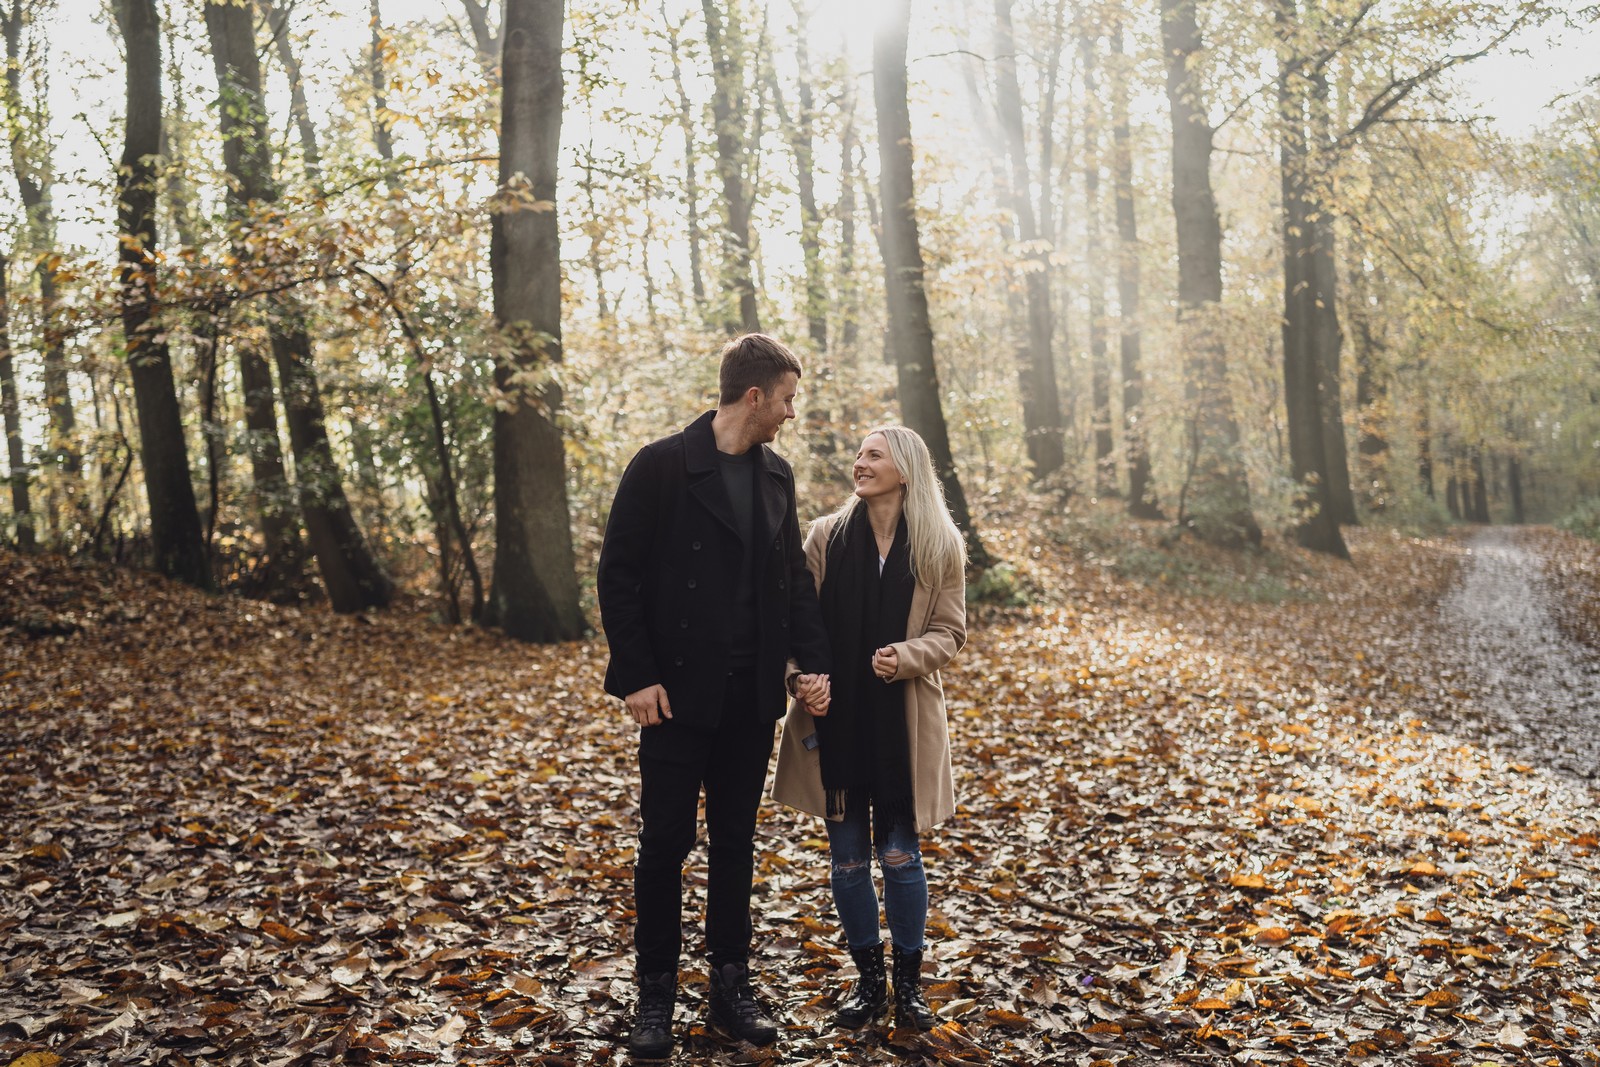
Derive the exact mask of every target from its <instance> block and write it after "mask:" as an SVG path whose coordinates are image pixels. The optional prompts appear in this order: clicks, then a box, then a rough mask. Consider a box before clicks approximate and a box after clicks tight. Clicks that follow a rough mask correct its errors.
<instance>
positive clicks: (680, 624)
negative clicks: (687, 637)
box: [678, 619, 689, 630]
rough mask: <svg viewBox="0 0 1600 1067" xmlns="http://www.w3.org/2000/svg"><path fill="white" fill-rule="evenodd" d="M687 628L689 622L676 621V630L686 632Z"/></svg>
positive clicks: (683, 620) (686, 620) (685, 620)
mask: <svg viewBox="0 0 1600 1067" xmlns="http://www.w3.org/2000/svg"><path fill="white" fill-rule="evenodd" d="M688 628H689V620H688V619H679V620H678V629H680V630H687V629H688Z"/></svg>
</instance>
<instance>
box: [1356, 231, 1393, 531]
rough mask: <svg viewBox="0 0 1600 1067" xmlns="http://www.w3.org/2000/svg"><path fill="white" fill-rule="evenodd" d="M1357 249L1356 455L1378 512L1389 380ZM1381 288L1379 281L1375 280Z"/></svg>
mask: <svg viewBox="0 0 1600 1067" xmlns="http://www.w3.org/2000/svg"><path fill="white" fill-rule="evenodd" d="M1364 260H1365V257H1364V256H1363V255H1362V254H1361V253H1360V251H1359V250H1358V251H1357V252H1356V254H1355V255H1353V256H1351V257H1350V260H1349V262H1350V264H1351V271H1350V305H1349V307H1350V321H1351V325H1352V327H1353V328H1354V340H1355V358H1356V434H1357V436H1356V456H1357V463H1358V470H1359V472H1360V481H1361V495H1362V497H1363V498H1364V500H1365V503H1366V506H1367V508H1368V510H1371V511H1382V510H1384V509H1385V508H1386V507H1387V506H1388V503H1389V494H1390V491H1391V486H1390V484H1389V469H1388V459H1389V432H1390V431H1389V379H1388V371H1387V368H1386V367H1384V366H1382V365H1381V363H1382V359H1383V352H1384V349H1385V346H1384V343H1383V341H1382V339H1381V338H1380V337H1379V336H1378V333H1377V331H1376V330H1375V329H1374V328H1373V322H1372V309H1371V306H1370V304H1369V299H1370V297H1369V293H1370V292H1371V290H1372V284H1373V283H1372V280H1371V279H1369V277H1368V270H1367V268H1366V266H1365V264H1364ZM1377 285H1378V287H1379V288H1380V289H1381V288H1382V281H1381V279H1379V280H1378V281H1377Z"/></svg>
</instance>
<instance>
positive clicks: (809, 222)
mask: <svg viewBox="0 0 1600 1067" xmlns="http://www.w3.org/2000/svg"><path fill="white" fill-rule="evenodd" d="M795 19H796V21H797V23H798V25H799V32H798V33H797V34H796V35H795V62H796V64H797V65H798V67H799V70H800V75H799V81H798V82H797V84H796V94H795V96H796V105H797V107H798V110H797V111H796V112H795V114H793V115H790V114H789V109H788V108H787V107H786V106H785V104H784V101H783V90H782V88H781V87H780V86H779V85H778V74H777V71H776V70H775V69H774V68H773V66H772V65H771V64H770V63H769V64H768V65H767V81H768V85H769V87H770V89H771V91H772V101H773V106H774V108H775V109H776V110H777V112H778V124H779V126H780V127H782V129H783V132H784V138H785V139H786V140H787V141H788V142H789V150H790V151H791V152H793V153H794V164H795V191H796V193H797V195H798V197H799V200H800V254H801V259H802V261H803V262H804V264H805V272H806V307H805V311H806V333H807V335H808V336H809V337H810V338H811V343H812V345H813V346H814V347H815V348H816V350H817V351H818V352H826V351H827V350H828V285H827V282H826V280H825V279H824V278H823V274H822V216H821V215H820V214H819V213H818V211H817V178H816V165H815V150H814V147H813V143H814V136H813V132H812V128H813V126H814V125H815V124H816V121H815V120H816V101H815V100H814V98H813V96H812V92H811V80H810V75H809V73H808V71H809V68H810V66H811V60H810V57H809V56H808V55H807V51H806V33H807V32H808V31H807V22H808V19H807V18H806V15H805V13H804V12H803V11H802V10H801V8H800V5H799V4H798V3H797V4H796V5H795Z"/></svg>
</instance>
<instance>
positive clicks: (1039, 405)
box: [994, 0, 1065, 480]
mask: <svg viewBox="0 0 1600 1067" xmlns="http://www.w3.org/2000/svg"><path fill="white" fill-rule="evenodd" d="M994 16H995V51H996V56H995V103H996V105H997V107H998V109H999V113H1000V125H1001V127H1002V128H1003V129H1004V131H1005V146H1006V156H1007V158H1008V160H1009V162H1010V190H1009V192H1010V197H1009V199H1010V201H1011V211H1012V215H1013V216H1014V217H1015V220H1016V227H1017V230H1016V234H1017V240H1018V242H1019V243H1020V244H1021V246H1022V248H1023V249H1024V250H1025V251H1024V252H1023V253H1022V255H1021V256H1020V257H1019V265H1020V267H1021V270H1022V274H1023V279H1024V284H1025V286H1026V289H1027V326H1026V336H1027V346H1026V348H1025V349H1023V348H1022V346H1020V345H1019V346H1018V347H1019V349H1021V350H1022V351H1025V352H1026V361H1025V362H1024V363H1023V365H1022V366H1021V367H1020V368H1019V369H1020V371H1021V373H1020V374H1019V378H1020V379H1021V382H1020V384H1021V391H1022V398H1023V401H1022V422H1023V427H1022V430H1023V440H1024V442H1025V443H1026V445H1027V452H1028V462H1029V463H1030V464H1031V466H1032V475H1033V477H1034V479H1035V480H1037V479H1040V478H1044V477H1046V476H1048V475H1051V474H1054V473H1055V472H1056V471H1058V470H1060V469H1061V466H1062V464H1063V463H1064V462H1065V451H1064V446H1063V442H1062V433H1061V396H1060V392H1059V391H1058V389H1057V386H1056V368H1055V353H1054V351H1053V348H1052V344H1051V336H1052V334H1053V333H1054V331H1055V323H1054V314H1053V312H1052V310H1051V306H1050V276H1051V271H1050V241H1049V235H1043V236H1041V234H1040V232H1039V224H1038V221H1037V219H1036V218H1035V216H1034V211H1033V183H1032V176H1031V175H1030V174H1029V167H1028V146H1027V137H1026V135H1025V134H1024V132H1023V123H1022V92H1021V90H1020V88H1019V87H1018V84H1017V60H1016V53H1017V41H1016V35H1015V32H1014V30H1013V28H1012V23H1011V0H995V5H994Z"/></svg>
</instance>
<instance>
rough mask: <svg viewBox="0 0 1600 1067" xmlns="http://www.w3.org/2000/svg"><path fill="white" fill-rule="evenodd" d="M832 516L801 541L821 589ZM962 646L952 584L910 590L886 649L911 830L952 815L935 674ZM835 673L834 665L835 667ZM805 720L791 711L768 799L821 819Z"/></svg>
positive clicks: (962, 604)
mask: <svg viewBox="0 0 1600 1067" xmlns="http://www.w3.org/2000/svg"><path fill="white" fill-rule="evenodd" d="M834 522H835V517H834V516H831V515H830V516H827V517H824V518H822V519H819V520H817V521H816V522H815V523H813V524H812V526H811V532H810V533H809V534H808V535H807V537H806V543H805V554H806V565H807V567H809V569H810V571H811V574H812V575H813V577H814V579H815V581H816V588H817V589H819V590H820V589H821V588H822V579H823V578H824V576H825V574H826V569H827V563H828V558H827V556H828V534H829V531H830V530H831V529H832V528H833V525H834ZM966 643H967V590H966V584H965V583H964V582H963V581H962V580H961V578H960V577H959V576H958V577H957V578H956V580H955V581H953V582H940V583H936V584H934V585H932V586H928V585H924V584H922V583H921V582H918V583H917V587H916V590H915V592H913V593H912V595H911V610H910V614H909V615H908V617H907V619H906V639H905V640H904V641H900V642H897V643H896V644H895V645H894V646H893V648H894V650H895V654H896V656H897V658H898V660H899V664H900V667H899V670H898V671H896V672H895V676H894V679H893V680H894V681H897V682H900V681H904V682H906V683H907V684H906V686H905V694H906V697H905V715H906V739H907V741H908V742H909V744H910V746H911V779H912V780H911V790H912V799H913V800H914V802H915V805H916V822H917V829H918V830H926V829H928V828H929V827H931V826H937V825H938V824H939V823H941V822H943V821H944V820H946V819H948V818H949V817H950V816H951V815H953V814H955V810H956V796H955V784H954V781H953V780H952V776H951V772H950V731H949V725H948V721H947V717H946V713H945V704H944V685H943V682H942V681H941V680H940V677H939V670H940V668H942V667H945V666H947V665H949V663H950V661H951V660H953V659H955V656H956V653H957V652H959V651H961V647H962V646H963V645H965V644H966ZM840 669H842V665H841V667H840ZM815 734H816V726H815V724H814V723H813V720H812V717H811V713H810V712H808V711H806V710H805V708H804V707H802V706H801V704H800V702H799V701H794V702H792V703H791V705H790V708H789V714H788V717H787V718H786V719H784V722H783V739H782V740H781V741H779V743H778V770H777V773H776V776H775V777H774V778H773V782H772V798H773V799H774V800H776V801H778V802H779V803H780V804H786V805H788V806H789V807H791V808H798V809H799V810H801V811H806V812H810V813H811V814H813V815H820V816H823V817H826V813H827V797H826V794H825V792H824V791H823V788H822V757H821V755H820V751H819V749H818V747H817V746H816V744H815V743H813V741H812V738H813V737H814V736H815Z"/></svg>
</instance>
